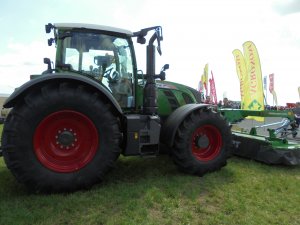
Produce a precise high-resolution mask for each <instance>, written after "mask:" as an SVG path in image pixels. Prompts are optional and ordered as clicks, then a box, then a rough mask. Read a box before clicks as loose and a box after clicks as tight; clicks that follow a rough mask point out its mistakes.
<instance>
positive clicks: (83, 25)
mask: <svg viewBox="0 0 300 225" xmlns="http://www.w3.org/2000/svg"><path fill="white" fill-rule="evenodd" d="M54 26H55V27H57V28H85V29H92V30H103V31H109V32H116V33H121V34H126V35H128V36H133V33H132V32H131V31H129V30H125V29H121V28H116V27H110V26H103V25H96V24H86V23H55V24H54Z"/></svg>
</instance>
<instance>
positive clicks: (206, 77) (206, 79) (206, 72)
mask: <svg viewBox="0 0 300 225" xmlns="http://www.w3.org/2000/svg"><path fill="white" fill-rule="evenodd" d="M203 80H204V83H203V86H204V88H205V91H206V95H208V84H207V83H208V63H206V65H205V67H204V73H203Z"/></svg>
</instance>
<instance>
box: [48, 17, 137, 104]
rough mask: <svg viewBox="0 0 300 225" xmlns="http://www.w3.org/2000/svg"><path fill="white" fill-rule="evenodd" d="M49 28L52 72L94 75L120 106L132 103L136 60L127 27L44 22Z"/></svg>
mask: <svg viewBox="0 0 300 225" xmlns="http://www.w3.org/2000/svg"><path fill="white" fill-rule="evenodd" d="M52 28H53V29H54V34H55V38H50V39H49V40H48V44H49V45H52V43H53V42H55V43H56V47H57V51H56V61H55V69H53V70H54V71H55V72H59V73H60V72H63V73H66V72H68V73H73V74H79V75H83V76H87V77H90V78H93V79H94V80H96V81H98V82H99V83H101V84H102V85H103V86H105V87H106V88H107V90H109V91H110V92H111V94H112V95H113V96H114V98H115V99H116V100H117V101H118V103H119V104H120V106H121V107H122V108H130V107H133V104H134V102H133V94H134V93H133V92H134V91H133V90H134V79H133V77H134V67H135V66H134V65H135V60H134V59H133V57H132V56H133V44H132V41H131V36H132V33H131V32H130V31H126V30H121V29H117V28H111V27H106V26H96V25H87V24H72V23H71V24H55V25H54V26H53V25H51V24H48V25H46V31H47V32H48V33H49V32H50V31H51V29H52ZM50 71H51V66H50ZM45 72H46V73H49V69H48V71H45ZM51 72H52V71H51Z"/></svg>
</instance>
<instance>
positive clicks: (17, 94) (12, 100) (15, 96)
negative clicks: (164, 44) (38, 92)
mask: <svg viewBox="0 0 300 225" xmlns="http://www.w3.org/2000/svg"><path fill="white" fill-rule="evenodd" d="M51 81H57V82H63V81H75V82H78V83H82V84H85V85H88V86H91V87H93V88H95V89H97V90H98V91H99V92H101V93H102V94H103V95H104V96H105V98H107V99H108V100H109V101H110V102H111V103H112V104H113V106H114V108H115V109H116V110H117V111H118V112H119V113H120V114H122V109H121V107H120V105H119V103H118V102H117V100H116V99H115V98H114V97H113V95H112V94H111V93H110V92H109V91H108V90H107V89H106V88H105V87H103V86H101V85H100V84H99V83H97V82H96V81H94V80H92V79H91V78H87V77H84V76H78V75H73V74H62V73H56V74H46V75H41V76H39V77H37V78H35V79H33V80H30V81H28V82H26V83H25V84H23V85H22V86H20V87H19V88H17V89H16V90H15V91H14V92H13V93H12V94H11V95H10V96H9V97H8V98H7V99H6V101H5V103H4V105H3V107H4V108H11V107H13V106H14V105H15V104H16V102H17V101H18V100H19V99H20V98H22V97H24V96H25V95H26V93H28V92H29V91H30V90H31V89H32V88H35V87H37V86H39V85H41V84H43V83H45V82H51Z"/></svg>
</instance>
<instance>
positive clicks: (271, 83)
mask: <svg viewBox="0 0 300 225" xmlns="http://www.w3.org/2000/svg"><path fill="white" fill-rule="evenodd" d="M269 80H270V82H269V91H270V92H271V93H272V92H273V91H274V73H272V74H270V75H269Z"/></svg>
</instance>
